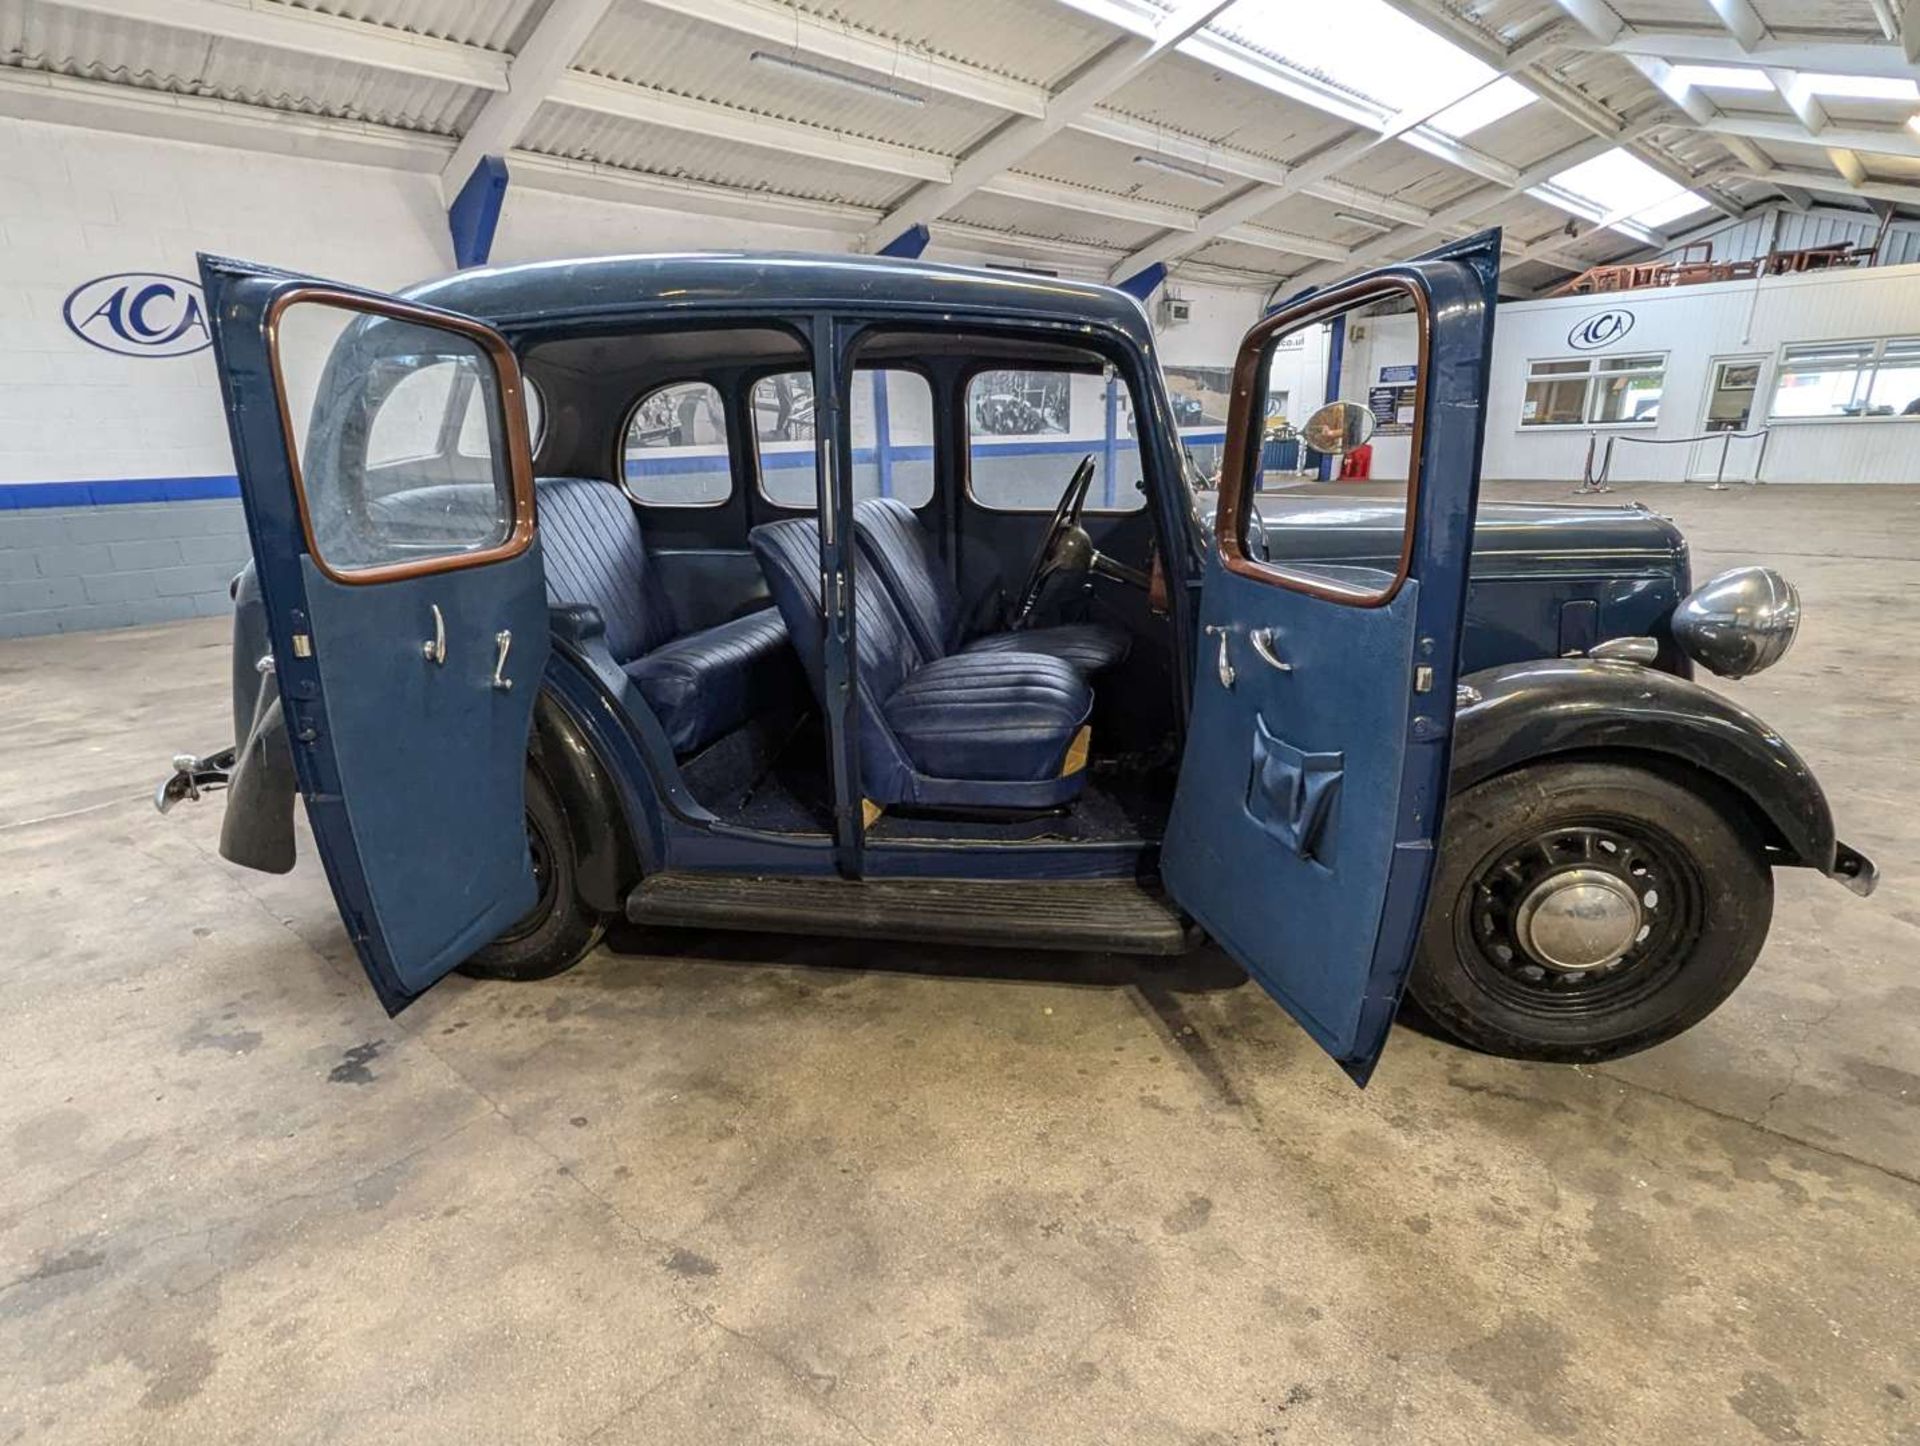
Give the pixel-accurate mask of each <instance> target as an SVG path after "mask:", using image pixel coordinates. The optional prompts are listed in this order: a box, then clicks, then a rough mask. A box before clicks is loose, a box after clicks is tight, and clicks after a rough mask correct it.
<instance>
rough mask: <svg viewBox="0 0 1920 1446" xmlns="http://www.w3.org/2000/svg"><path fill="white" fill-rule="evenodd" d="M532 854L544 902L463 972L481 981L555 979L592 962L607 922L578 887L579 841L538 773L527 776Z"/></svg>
mask: <svg viewBox="0 0 1920 1446" xmlns="http://www.w3.org/2000/svg"><path fill="white" fill-rule="evenodd" d="M527 849H528V852H529V853H531V854H532V856H533V878H534V882H535V884H536V885H538V887H539V890H540V896H539V898H538V899H537V900H536V901H535V903H534V906H533V908H532V909H531V910H530V911H529V912H528V913H527V914H526V915H525V916H524V917H523V918H521V919H520V920H519V921H518V922H517V923H516V924H514V926H513V927H512V928H510V929H508V930H507V932H506V933H504V934H502V935H501V936H500V937H499V938H498V939H495V940H494V941H493V942H492V943H491V944H489V945H487V947H486V948H484V949H482V950H481V951H480V952H479V953H478V954H475V955H474V956H473V957H472V958H471V959H469V960H467V962H466V963H464V964H462V965H461V966H460V972H461V973H462V974H470V975H472V976H473V977H474V978H476V979H550V978H552V977H553V976H554V975H555V974H560V973H564V972H565V971H566V970H568V969H571V968H572V967H573V966H574V965H576V964H578V963H579V962H580V961H581V960H582V959H583V958H585V957H586V954H587V951H588V950H590V949H591V948H593V946H594V945H595V944H597V943H599V942H600V936H601V935H602V934H603V933H605V932H606V927H607V921H606V920H605V919H604V918H603V917H602V916H601V915H600V913H599V912H598V911H597V910H594V909H590V908H588V907H587V906H586V905H585V904H583V903H582V902H581V901H580V895H579V893H578V892H577V891H576V889H575V887H574V879H575V864H574V855H573V838H572V835H571V834H569V833H568V832H567V817H566V814H565V813H563V812H562V811H561V808H560V802H559V800H558V799H556V798H555V797H554V796H553V790H552V789H551V788H549V787H548V786H547V782H546V780H545V779H544V778H542V777H541V776H540V774H539V773H538V771H536V770H535V769H532V768H529V769H528V770H527Z"/></svg>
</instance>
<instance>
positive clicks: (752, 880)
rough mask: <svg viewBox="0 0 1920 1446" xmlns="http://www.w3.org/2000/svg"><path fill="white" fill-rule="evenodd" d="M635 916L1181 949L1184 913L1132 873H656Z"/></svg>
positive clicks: (630, 914)
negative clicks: (1045, 878)
mask: <svg viewBox="0 0 1920 1446" xmlns="http://www.w3.org/2000/svg"><path fill="white" fill-rule="evenodd" d="M627 918H628V919H629V920H631V921H632V922H633V923H636V924H664V925H671V926H674V927H680V928H708V929H748V930H756V931H763V932H778V933H791V934H828V935H834V934H838V935H846V936H849V937H854V938H870V939H914V940H922V941H925V942H928V943H942V944H984V945H990V946H994V947H1001V948H1025V949H1088V950H1099V951H1103V952H1111V953H1126V954H1180V953H1184V952H1185V950H1186V947H1187V930H1186V925H1185V921H1184V920H1183V919H1182V918H1181V916H1180V914H1179V913H1178V912H1177V911H1176V910H1175V909H1174V907H1173V906H1172V905H1171V904H1170V903H1168V902H1167V900H1166V898H1165V897H1164V896H1163V895H1161V894H1159V893H1157V892H1155V891H1153V890H1151V889H1148V888H1146V887H1144V886H1143V885H1141V884H1139V883H1136V882H1135V881H1134V880H1132V879H1100V880H1074V881H1060V882H1037V883H1003V882H998V881H981V880H972V879H864V880H851V879H841V878H774V877H758V876H747V875H732V874H691V873H665V874H656V875H654V876H653V877H652V878H649V879H645V880H643V881H642V882H641V883H640V885H639V886H638V887H637V888H635V889H634V891H633V892H632V894H630V895H629V896H628V898H627Z"/></svg>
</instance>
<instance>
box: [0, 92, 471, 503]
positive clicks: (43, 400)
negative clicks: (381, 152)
mask: <svg viewBox="0 0 1920 1446" xmlns="http://www.w3.org/2000/svg"><path fill="white" fill-rule="evenodd" d="M0 195H4V196H5V197H6V198H7V204H6V206H5V207H4V208H0V486H5V485H7V484H9V483H18V482H52V481H76V480H86V481H94V480H104V479H114V478H123V477H198V476H218V475H228V474H231V473H232V471H233V457H232V453H231V451H230V449H229V447H228V443H227V434H226V426H225V423H224V421H223V420H222V418H221V415H220V399H219V390H218V387H217V384H216V382H215V380H214V373H213V360H212V355H211V353H209V352H205V351H201V352H198V353H196V354H194V355H193V356H189V357H173V358H167V357H121V356H116V355H114V354H112V353H110V352H106V351H102V350H100V349H99V348H97V347H93V346H89V345H87V344H86V343H85V342H83V341H81V340H80V339H79V338H78V337H76V336H75V335H74V334H73V333H72V332H70V331H69V330H68V329H67V327H66V324H65V322H64V320H63V319H62V317H61V311H60V308H61V303H62V302H63V301H64V300H65V298H66V296H67V294H68V293H69V292H70V291H72V290H73V288H74V287H75V286H77V285H79V284H80V283H81V282H83V281H87V280H90V279H91V278H93V277H96V276H102V275H106V274H108V273H111V272H116V271H159V272H167V273H171V274H174V275H179V276H185V277H188V278H192V277H194V276H195V274H196V273H195V266H194V253H195V252H197V251H203V250H204V251H218V252H225V253H227V254H230V255H236V256H243V257H246V258H248V259H249V260H256V261H264V262H269V263H272V264H274V265H278V266H285V267H289V268H291V269H295V270H301V271H313V272H317V273H319V274H320V275H323V276H328V277H331V278H334V279H336V280H341V281H353V282H359V283H362V284H364V285H369V286H376V287H380V288H383V289H384V288H390V287H395V286H401V285H404V284H406V283H407V282H410V281H414V280H418V279H420V278H422V277H426V276H431V275H434V274H435V273H438V272H443V271H446V270H448V269H449V268H450V267H451V266H452V265H453V254H452V248H451V244H450V242H449V241H448V239H447V229H446V219H445V213H444V211H443V210H442V208H441V205H440V201H439V196H438V193H437V190H436V187H435V185H434V182H433V181H432V179H431V178H429V177H425V176H415V175H408V174H405V173H402V172H398V171H382V170H374V169H371V168H366V167H358V166H344V165H336V164H331V163H327V162H321V161H299V160H290V159H286V158H282V157H278V156H267V155H259V154H255V153H251V152H241V151H229V150H221V149H218V148H215V147H211V146H194V145H182V144H179V143H175V142H170V141H148V140H141V139H138V138H134V137H127V136H115V135H107V134H104V133H101V132H96V131H86V130H79V129H75V128H72V127H66V126H51V125H38V124H35V123H32V122H27V121H16V120H0ZM0 500H4V499H0Z"/></svg>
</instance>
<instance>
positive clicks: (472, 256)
mask: <svg viewBox="0 0 1920 1446" xmlns="http://www.w3.org/2000/svg"><path fill="white" fill-rule="evenodd" d="M506 200H507V163H506V162H505V161H503V160H502V159H501V158H500V157H498V156H482V157H481V158H480V163H479V164H478V165H476V166H475V167H474V168H473V174H472V175H471V176H468V177H467V179H466V184H464V185H463V186H461V187H460V194H459V195H457V196H455V197H454V198H453V204H452V205H451V206H449V207H447V230H448V232H449V233H450V234H451V235H452V237H453V264H454V265H456V266H461V267H466V266H485V265H486V264H487V257H489V256H491V255H492V254H493V233H494V231H495V230H496V229H497V228H498V227H499V225H500V208H501V207H502V206H504V205H505V204H506Z"/></svg>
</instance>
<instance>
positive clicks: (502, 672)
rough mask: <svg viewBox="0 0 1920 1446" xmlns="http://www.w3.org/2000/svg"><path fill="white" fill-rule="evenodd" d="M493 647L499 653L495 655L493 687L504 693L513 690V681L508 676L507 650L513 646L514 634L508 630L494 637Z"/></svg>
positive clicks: (502, 630) (503, 629) (501, 631)
mask: <svg viewBox="0 0 1920 1446" xmlns="http://www.w3.org/2000/svg"><path fill="white" fill-rule="evenodd" d="M493 645H494V647H495V648H497V649H498V650H499V651H497V652H496V653H495V654H494V655H493V686H494V687H496V688H498V689H499V690H500V691H501V692H502V693H507V692H511V691H512V690H513V679H511V678H509V677H508V676H507V649H508V648H511V647H512V646H513V634H512V632H511V631H509V630H508V629H506V628H502V629H500V631H499V632H497V633H495V634H494V635H493Z"/></svg>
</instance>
